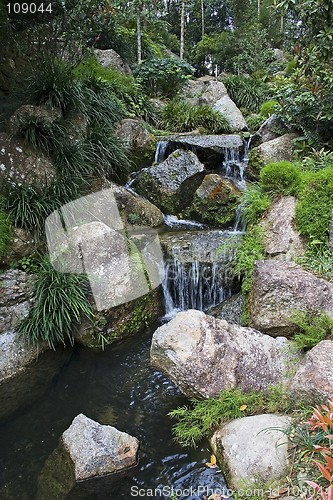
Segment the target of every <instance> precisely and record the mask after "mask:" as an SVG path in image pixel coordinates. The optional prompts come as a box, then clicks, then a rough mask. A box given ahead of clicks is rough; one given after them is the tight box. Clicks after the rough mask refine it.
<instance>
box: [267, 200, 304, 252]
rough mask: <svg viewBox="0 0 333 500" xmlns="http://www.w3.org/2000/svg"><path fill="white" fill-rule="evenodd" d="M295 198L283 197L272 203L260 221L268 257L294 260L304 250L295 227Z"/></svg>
mask: <svg viewBox="0 0 333 500" xmlns="http://www.w3.org/2000/svg"><path fill="white" fill-rule="evenodd" d="M295 212H296V199H295V198H294V197H293V196H288V197H283V198H280V199H279V200H277V201H275V202H273V203H272V205H271V207H270V209H269V211H268V213H267V215H266V216H265V217H264V219H263V221H262V222H261V223H260V226H261V228H262V229H263V233H264V249H265V253H266V254H267V255H268V258H271V259H277V260H294V259H295V258H296V257H300V256H301V255H303V254H304V252H305V244H304V242H303V241H302V239H301V237H300V235H299V234H298V233H297V231H296V229H295Z"/></svg>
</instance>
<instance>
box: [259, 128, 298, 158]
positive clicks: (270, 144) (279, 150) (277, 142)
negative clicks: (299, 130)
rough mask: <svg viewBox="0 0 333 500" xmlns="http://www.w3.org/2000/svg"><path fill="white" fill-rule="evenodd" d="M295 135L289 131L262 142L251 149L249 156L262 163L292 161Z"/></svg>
mask: <svg viewBox="0 0 333 500" xmlns="http://www.w3.org/2000/svg"><path fill="white" fill-rule="evenodd" d="M296 137H297V135H296V134H292V133H290V134H284V135H282V136H280V137H277V138H276V139H272V140H270V141H267V142H264V143H262V144H260V146H258V147H257V148H254V149H253V150H252V151H251V157H255V158H256V159H257V161H258V162H261V164H262V165H267V164H268V163H272V162H279V161H292V160H293V159H294V152H295V144H294V140H295V139H296Z"/></svg>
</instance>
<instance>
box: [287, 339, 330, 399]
mask: <svg viewBox="0 0 333 500" xmlns="http://www.w3.org/2000/svg"><path fill="white" fill-rule="evenodd" d="M332 360H333V342H332V341H331V340H323V341H322V342H319V344H317V345H316V346H315V347H313V349H311V350H310V351H309V352H308V353H307V354H306V355H305V357H304V359H303V361H302V362H301V364H300V365H299V367H298V368H297V370H296V373H295V376H294V377H293V379H292V381H291V384H290V386H289V388H288V389H289V392H290V393H291V394H292V396H293V397H294V398H296V399H299V400H302V401H306V403H308V402H309V401H312V402H313V403H315V404H317V403H318V402H322V403H327V400H328V399H330V398H332V397H333V363H332Z"/></svg>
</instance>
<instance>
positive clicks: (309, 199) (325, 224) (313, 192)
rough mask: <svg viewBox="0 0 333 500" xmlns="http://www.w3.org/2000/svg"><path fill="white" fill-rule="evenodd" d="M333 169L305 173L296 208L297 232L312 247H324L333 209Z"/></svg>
mask: <svg viewBox="0 0 333 500" xmlns="http://www.w3.org/2000/svg"><path fill="white" fill-rule="evenodd" d="M332 192H333V168H328V169H325V170H320V171H319V172H314V173H307V175H306V176H304V181H303V189H302V191H301V193H300V194H299V200H298V203H297V206H296V224H297V229H298V230H299V232H300V233H301V234H302V235H304V236H307V237H308V238H309V240H310V241H311V242H312V244H313V245H320V244H323V245H326V244H327V240H328V234H329V223H330V220H331V214H332V209H333V197H332Z"/></svg>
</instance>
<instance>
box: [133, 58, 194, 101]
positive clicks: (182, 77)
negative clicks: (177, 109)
mask: <svg viewBox="0 0 333 500" xmlns="http://www.w3.org/2000/svg"><path fill="white" fill-rule="evenodd" d="M192 73H193V68H192V67H191V66H190V65H189V64H188V63H187V62H185V61H182V60H181V59H178V58H177V57H168V58H165V59H163V58H162V59H159V58H155V59H151V60H149V61H148V60H147V61H143V62H142V63H141V64H140V65H139V66H138V67H137V69H136V71H135V76H136V78H137V81H138V82H139V83H140V84H141V86H142V87H143V88H144V89H145V91H146V92H147V93H148V94H149V95H150V96H151V97H170V98H172V97H175V96H176V95H177V93H178V92H180V91H181V90H182V88H183V87H184V85H185V84H186V82H187V79H188V76H189V75H191V74H192Z"/></svg>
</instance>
